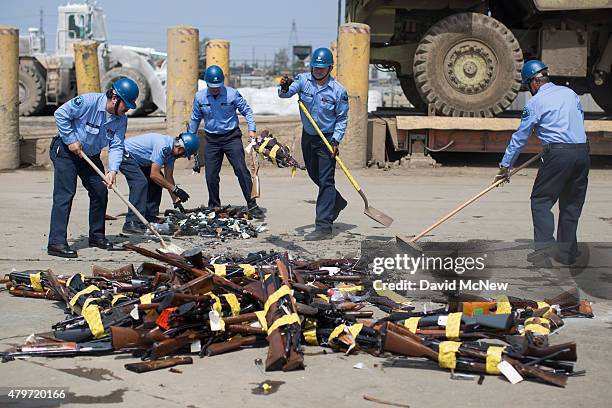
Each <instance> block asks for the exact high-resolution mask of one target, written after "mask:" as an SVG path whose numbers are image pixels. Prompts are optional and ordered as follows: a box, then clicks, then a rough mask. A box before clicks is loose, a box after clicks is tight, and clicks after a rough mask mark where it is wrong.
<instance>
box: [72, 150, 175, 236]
mask: <svg viewBox="0 0 612 408" xmlns="http://www.w3.org/2000/svg"><path fill="white" fill-rule="evenodd" d="M81 157H82V158H83V159H84V160H85V161H86V162H87V163H89V165H90V166H91V167H92V168H93V169H94V170H95V171H96V173H98V175H99V176H100V177H102V179H103V180H104V181H106V176H105V175H104V173H102V171H101V170H100V169H99V168H98V166H96V165H95V164H94V162H92V161H91V159H90V158H89V157H88V156H87V155H86V154H85V153H84V152H83V151H81ZM110 188H111V190H113V191H114V192H115V194H117V195H118V196H119V198H120V199H121V201H123V202H124V203H125V204H126V205H127V206H128V207H129V209H130V210H132V211H133V212H134V214H136V216H137V217H138V219H139V220H140V222H142V223H143V224H144V225H145V226H146V227H147V228H148V229H149V231H151V232H152V233H153V235H155V236H156V237H157V239H159V240H160V242H161V244H162V245H163V246H164V247H165V246H166V242H165V241H164V239H163V238H162V236H161V235H160V234H159V232H157V230H156V229H155V228H153V226H152V225H151V223H150V222H149V221H147V219H146V218H145V217H144V216H143V215H142V214H141V213H140V211H138V210H137V209H136V207H134V204H132V203H130V201H129V200H128V199H127V198H125V197H124V196H123V194H121V192H120V191H119V190H117V187H115V186H114V185H111V186H110Z"/></svg>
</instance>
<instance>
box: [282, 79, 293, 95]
mask: <svg viewBox="0 0 612 408" xmlns="http://www.w3.org/2000/svg"><path fill="white" fill-rule="evenodd" d="M292 83H293V79H291V78H289V77H288V76H287V75H284V76H283V77H282V78H281V80H280V87H281V91H283V93H287V92H289V87H290V86H291V84H292Z"/></svg>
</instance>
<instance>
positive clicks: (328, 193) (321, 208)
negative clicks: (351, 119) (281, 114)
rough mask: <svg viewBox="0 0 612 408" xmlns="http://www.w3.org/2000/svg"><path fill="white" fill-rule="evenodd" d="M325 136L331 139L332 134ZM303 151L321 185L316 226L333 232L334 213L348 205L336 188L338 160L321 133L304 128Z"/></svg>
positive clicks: (310, 173)
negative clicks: (312, 133) (309, 132)
mask: <svg viewBox="0 0 612 408" xmlns="http://www.w3.org/2000/svg"><path fill="white" fill-rule="evenodd" d="M325 137H326V138H327V140H330V138H331V134H326V135H325ZM302 153H303V155H304V164H305V165H306V170H307V171H308V175H309V176H310V178H311V179H312V181H314V183H315V184H316V185H317V186H319V195H318V196H317V207H316V217H315V228H316V229H317V230H321V231H325V232H331V229H332V223H333V221H332V218H333V216H334V213H335V212H336V210H337V209H339V208H344V207H345V206H346V200H345V199H344V198H343V197H342V195H340V193H339V192H338V190H336V184H335V180H334V176H335V173H336V160H335V159H334V158H333V157H332V155H331V153H330V152H329V150H328V148H327V146H325V144H324V143H323V141H322V140H321V137H320V136H319V135H314V136H313V135H309V134H308V133H306V131H305V130H302Z"/></svg>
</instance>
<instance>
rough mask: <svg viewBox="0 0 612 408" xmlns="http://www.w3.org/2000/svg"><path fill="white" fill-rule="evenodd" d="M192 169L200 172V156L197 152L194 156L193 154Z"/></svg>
mask: <svg viewBox="0 0 612 408" xmlns="http://www.w3.org/2000/svg"><path fill="white" fill-rule="evenodd" d="M192 170H193V171H194V172H195V173H199V172H200V158H199V157H198V155H197V153H196V155H195V156H193V168H192Z"/></svg>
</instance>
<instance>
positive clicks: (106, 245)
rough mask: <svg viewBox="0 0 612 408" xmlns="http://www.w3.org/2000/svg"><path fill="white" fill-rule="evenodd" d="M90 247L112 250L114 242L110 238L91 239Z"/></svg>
mask: <svg viewBox="0 0 612 408" xmlns="http://www.w3.org/2000/svg"><path fill="white" fill-rule="evenodd" d="M89 247H90V248H94V247H95V248H100V249H106V250H110V249H113V248H114V247H113V243H112V242H110V241H109V240H108V239H106V238H102V239H90V240H89Z"/></svg>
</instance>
